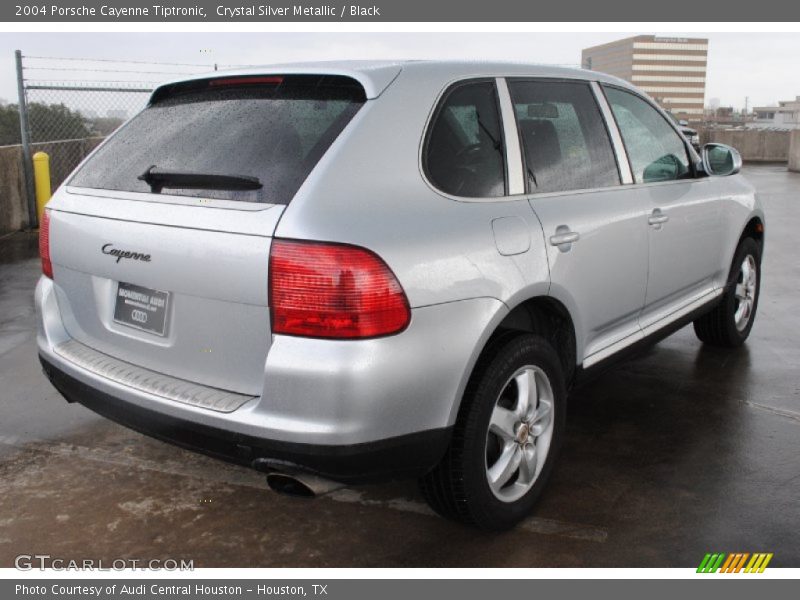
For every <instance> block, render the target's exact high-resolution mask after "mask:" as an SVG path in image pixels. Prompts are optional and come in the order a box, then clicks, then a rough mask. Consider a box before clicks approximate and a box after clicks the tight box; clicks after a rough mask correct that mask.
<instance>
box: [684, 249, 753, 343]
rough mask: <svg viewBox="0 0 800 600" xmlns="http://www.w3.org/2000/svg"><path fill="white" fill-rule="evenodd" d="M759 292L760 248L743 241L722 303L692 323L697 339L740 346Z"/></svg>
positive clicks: (734, 260) (737, 250)
mask: <svg viewBox="0 0 800 600" xmlns="http://www.w3.org/2000/svg"><path fill="white" fill-rule="evenodd" d="M760 289H761V247H760V246H759V245H758V242H756V241H755V240H754V239H753V238H745V239H743V240H742V241H741V243H740V244H739V247H738V248H737V249H736V254H735V256H734V259H733V266H732V267H731V273H730V275H729V277H728V284H727V285H726V288H725V293H724V294H723V296H722V300H721V301H720V303H719V304H718V305H717V306H716V307H715V308H714V310H712V311H711V312H709V313H708V314H705V315H703V316H702V317H700V318H699V319H697V320H696V321H695V322H694V331H695V333H696V334H697V337H698V338H700V340H701V341H703V342H704V343H706V344H711V345H714V346H723V347H727V348H735V347H737V346H741V345H742V344H743V343H744V341H745V340H746V339H747V336H749V335H750V330H751V329H752V328H753V321H754V320H755V317H756V309H757V308H758V295H759V291H760Z"/></svg>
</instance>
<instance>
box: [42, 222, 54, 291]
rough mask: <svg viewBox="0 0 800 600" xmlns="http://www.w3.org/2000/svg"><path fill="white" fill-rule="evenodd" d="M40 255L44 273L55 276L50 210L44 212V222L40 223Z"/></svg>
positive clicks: (47, 275)
mask: <svg viewBox="0 0 800 600" xmlns="http://www.w3.org/2000/svg"><path fill="white" fill-rule="evenodd" d="M39 256H40V257H41V258H42V273H44V275H45V276H46V277H49V278H50V279H52V278H53V263H51V262H50V211H49V210H46V211H44V212H43V213H42V222H41V223H39Z"/></svg>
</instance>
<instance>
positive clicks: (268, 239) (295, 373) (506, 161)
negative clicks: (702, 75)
mask: <svg viewBox="0 0 800 600" xmlns="http://www.w3.org/2000/svg"><path fill="white" fill-rule="evenodd" d="M701 154H702V156H698V155H697V154H696V153H695V151H694V150H693V149H692V147H691V146H690V145H689V144H688V142H687V141H686V139H685V138H684V137H683V136H682V135H681V134H680V132H679V131H678V130H677V129H676V126H675V124H674V123H673V122H672V121H671V120H670V119H669V117H668V116H667V115H666V114H665V113H664V112H663V111H662V110H661V109H659V108H658V107H657V106H656V105H654V104H653V102H652V100H650V99H649V98H648V97H647V96H645V95H644V94H642V93H641V92H639V91H638V90H636V88H634V87H632V86H631V85H629V84H627V83H625V82H623V81H620V80H618V79H615V78H612V77H608V76H605V75H602V74H599V73H593V72H587V71H578V70H567V69H560V68H549V67H539V66H528V65H520V64H489V63H456V62H404V63H372V62H367V63H322V64H316V65H309V64H302V65H283V66H278V67H268V68H261V69H254V70H247V71H238V72H230V73H225V74H221V73H213V74H211V75H205V76H199V77H195V78H192V79H189V80H182V81H176V82H172V83H168V84H165V85H162V86H160V87H159V88H158V89H156V90H155V92H154V93H153V95H152V97H151V99H150V102H149V104H148V106H147V108H146V109H144V110H143V111H142V112H141V113H140V114H139V115H138V116H136V117H135V118H133V119H132V120H131V121H130V122H128V123H127V124H126V125H125V126H124V127H122V128H121V129H120V130H119V131H118V132H117V133H115V134H114V135H113V136H112V137H111V138H110V139H108V140H106V141H105V143H103V144H102V145H101V146H100V147H99V148H98V149H97V150H96V151H95V152H94V153H93V154H92V155H91V156H90V157H89V158H88V159H87V160H86V161H84V163H83V164H81V165H80V166H79V167H78V168H77V170H76V171H75V173H74V174H73V175H72V176H71V178H70V179H69V180H68V181H67V183H66V184H65V185H64V186H62V187H61V188H60V189H59V190H58V191H57V192H56V194H55V195H54V197H53V199H52V200H51V201H50V204H49V205H48V209H47V211H46V213H45V218H44V219H43V223H42V226H41V256H42V269H43V272H44V275H43V277H42V278H41V280H40V282H39V284H38V287H37V290H36V303H37V306H38V311H39V335H38V346H39V353H40V357H41V361H42V364H43V365H44V370H45V373H46V374H47V375H48V377H49V378H50V380H51V381H52V383H53V385H54V386H55V387H56V388H57V389H58V390H59V391H60V392H61V393H62V394H63V395H64V396H65V397H66V398H67V400H69V401H71V402H79V403H81V404H83V405H85V406H87V407H88V408H90V409H92V410H94V411H96V412H98V413H100V414H101V415H105V416H107V417H109V418H111V419H113V420H115V421H118V422H120V423H123V424H125V425H128V426H129V427H132V428H133V429H136V430H139V431H142V432H145V433H148V434H151V435H153V436H155V437H158V438H161V439H164V440H168V441H172V442H175V443H178V444H180V445H183V446H185V447H189V448H192V449H195V450H198V451H202V452H205V453H209V454H211V455H214V456H218V457H222V458H226V459H229V460H233V461H236V462H239V463H242V464H245V465H248V466H252V467H254V468H256V469H259V470H262V471H264V472H267V473H270V474H271V476H273V477H272V479H271V481H273V482H280V483H276V484H275V487H282V488H283V489H284V490H287V491H299V490H302V489H303V488H302V483H303V481H304V479H303V478H304V477H305V476H306V475H305V474H311V475H313V476H315V477H317V478H324V479H325V480H333V481H338V482H362V481H367V480H375V479H381V478H387V477H398V476H417V477H419V478H420V481H421V488H422V491H423V493H424V495H425V497H426V498H427V500H428V501H429V502H430V504H431V506H432V507H433V508H434V509H435V510H436V511H438V512H439V513H441V514H442V515H445V516H447V517H451V518H455V519H458V520H461V521H465V522H469V523H474V524H476V525H477V526H479V527H483V528H487V529H502V528H507V527H510V526H512V525H513V524H514V523H516V522H517V521H519V520H520V519H521V518H523V517H524V516H525V515H526V514H527V513H528V512H529V511H530V510H531V508H532V506H533V505H534V503H535V501H536V499H537V497H538V496H539V495H540V494H541V492H542V489H543V487H544V485H545V483H546V481H547V479H548V476H549V474H550V472H551V470H552V468H553V464H554V461H555V458H556V454H557V450H558V447H559V445H560V444H561V442H562V439H563V437H564V422H565V413H566V411H565V405H566V401H567V391H568V389H569V388H570V386H571V385H572V384H573V383H574V382H575V381H577V380H579V379H580V378H581V377H584V376H586V375H587V374H588V373H589V372H591V371H593V370H595V369H597V368H599V367H601V366H602V365H605V364H607V363H608V362H609V361H610V360H612V359H615V358H618V357H620V356H622V355H623V354H625V353H626V352H627V351H629V350H632V349H636V348H637V347H639V346H641V344H643V343H647V342H652V341H653V340H657V339H659V338H660V337H663V336H664V335H666V334H669V333H670V332H672V331H675V330H676V329H677V328H678V327H681V326H683V325H685V324H687V323H689V322H694V328H695V331H696V332H697V335H698V336H699V338H700V339H701V340H702V341H703V342H706V343H709V344H715V345H720V346H728V347H735V346H738V345H740V344H742V342H744V340H745V339H746V338H747V336H748V334H749V333H750V329H751V327H752V326H753V319H754V316H755V312H756V306H757V303H758V292H759V282H760V268H759V266H760V259H761V254H762V248H763V236H764V215H763V212H762V209H761V207H760V205H759V203H758V200H757V198H756V197H755V195H754V192H753V187H752V186H751V185H750V184H748V183H747V181H745V180H744V179H743V178H742V176H741V175H737V174H736V173H737V172H738V171H739V169H740V166H741V160H740V158H739V155H738V154H737V153H736V151H735V150H733V149H731V148H728V147H725V146H721V145H707V146H705V147H704V148H703V150H702V153H701ZM276 474H277V477H274V476H275V475H276ZM269 477H270V476H268V478H269Z"/></svg>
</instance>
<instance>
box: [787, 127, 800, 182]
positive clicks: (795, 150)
mask: <svg viewBox="0 0 800 600" xmlns="http://www.w3.org/2000/svg"><path fill="white" fill-rule="evenodd" d="M789 170H790V171H797V172H799V173H800V129H795V130H794V131H793V132H792V135H791V136H790V142H789Z"/></svg>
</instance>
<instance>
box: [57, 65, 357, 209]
mask: <svg viewBox="0 0 800 600" xmlns="http://www.w3.org/2000/svg"><path fill="white" fill-rule="evenodd" d="M365 101H366V98H365V95H364V90H363V88H362V87H361V86H360V84H358V82H356V81H355V80H353V79H350V78H348V77H335V76H305V75H293V76H249V77H229V78H219V79H211V80H201V81H193V82H185V83H180V84H175V85H173V86H170V87H167V88H162V89H161V90H159V91H158V92H157V93H156V95H154V97H153V99H152V101H151V103H150V105H149V106H148V107H147V108H146V109H145V110H143V111H142V112H141V113H139V115H137V116H136V117H134V118H133V119H132V120H131V121H130V122H129V123H127V124H126V125H125V126H124V127H122V128H121V129H120V130H119V131H118V132H117V133H116V134H115V135H114V136H113V137H112V138H111V139H110V140H108V142H107V143H106V144H104V145H103V146H102V147H101V148H100V149H99V150H98V151H97V152H96V153H95V155H94V156H92V158H91V159H90V160H89V161H87V163H86V164H85V165H84V166H83V167H81V169H80V170H79V171H78V172H77V173H76V174H75V175H74V177H73V178H72V180H71V181H70V182H69V185H72V186H77V187H85V188H96V189H106V190H119V191H125V192H143V193H151V194H157V193H164V194H175V195H181V196H194V197H202V198H215V199H221V200H238V201H244V202H260V203H272V204H288V203H289V201H290V200H291V199H292V197H293V196H294V195H295V193H296V192H297V190H298V189H299V187H300V186H301V185H302V183H303V181H304V180H305V179H306V177H307V176H308V174H309V173H310V172H311V171H312V169H313V168H314V166H315V165H316V164H317V162H318V161H319V159H320V158H321V157H322V155H323V154H324V153H325V151H326V150H327V149H328V148H329V147H330V145H331V144H332V143H333V141H334V140H335V139H336V137H337V136H338V135H339V133H341V131H342V130H343V129H344V127H345V126H346V125H347V123H348V122H349V121H350V120H351V119H352V118H353V115H355V114H356V112H357V111H358V109H359V108H360V107H361V106H362V105H363V104H364V102H365ZM151 171H152V172H154V173H158V174H159V177H160V179H159V184H158V185H153V181H152V179H150V178H148V177H147V176H146V174H147V173H148V172H151ZM240 180H241V181H245V180H246V185H237V182H240ZM254 180H257V181H255V182H254ZM209 182H211V183H209ZM253 188H256V189H253Z"/></svg>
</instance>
